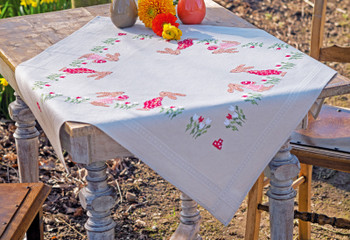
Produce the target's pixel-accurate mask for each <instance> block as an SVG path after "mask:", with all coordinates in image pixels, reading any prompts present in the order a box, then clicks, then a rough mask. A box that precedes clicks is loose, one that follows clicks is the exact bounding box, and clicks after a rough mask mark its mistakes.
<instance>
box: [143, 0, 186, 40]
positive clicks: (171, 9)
mask: <svg viewBox="0 0 350 240" xmlns="http://www.w3.org/2000/svg"><path fill="white" fill-rule="evenodd" d="M138 15H139V18H140V20H141V21H142V22H143V23H144V24H145V26H146V27H148V28H152V30H153V31H154V33H155V34H157V35H158V36H160V37H163V38H164V39H166V40H180V38H181V35H182V32H181V30H180V29H179V28H178V27H179V23H176V20H177V17H176V16H175V15H176V10H175V6H174V4H173V1H172V0H139V1H138Z"/></svg>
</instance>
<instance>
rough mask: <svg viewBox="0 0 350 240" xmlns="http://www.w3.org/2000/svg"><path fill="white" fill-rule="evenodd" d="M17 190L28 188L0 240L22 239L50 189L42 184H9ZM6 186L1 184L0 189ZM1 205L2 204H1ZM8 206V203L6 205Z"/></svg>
mask: <svg viewBox="0 0 350 240" xmlns="http://www.w3.org/2000/svg"><path fill="white" fill-rule="evenodd" d="M9 184H15V185H16V187H18V188H27V187H29V193H28V194H27V195H26V197H25V199H24V200H23V202H22V203H21V205H20V207H19V209H18V210H17V212H16V213H15V215H14V216H13V218H12V220H11V222H10V223H9V225H8V227H7V228H6V229H5V231H4V232H3V234H2V235H1V238H0V239H1V240H7V239H11V240H17V239H23V237H24V234H25V232H26V231H27V230H28V228H29V226H30V224H31V223H32V221H33V220H34V218H35V216H36V215H37V214H38V212H39V211H40V209H41V206H42V204H43V203H44V201H45V199H46V197H47V196H48V195H49V192H50V187H48V186H46V185H45V184H43V183H9ZM5 185H7V184H1V185H0V188H1V187H3V186H5ZM16 187H15V189H16ZM7 194H9V193H7ZM2 204H3V203H2ZM8 204H10V203H8Z"/></svg>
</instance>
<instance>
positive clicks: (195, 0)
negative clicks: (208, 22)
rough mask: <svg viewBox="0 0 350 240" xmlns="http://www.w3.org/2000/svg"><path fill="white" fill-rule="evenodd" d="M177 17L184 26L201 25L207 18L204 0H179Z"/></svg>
mask: <svg viewBox="0 0 350 240" xmlns="http://www.w3.org/2000/svg"><path fill="white" fill-rule="evenodd" d="M177 15H178V17H179V18H180V20H181V22H182V23H183V24H200V23H201V22H202V21H203V19H204V17H205V3H204V0H179V2H178V4H177Z"/></svg>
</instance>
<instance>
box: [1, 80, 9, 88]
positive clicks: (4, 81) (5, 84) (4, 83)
mask: <svg viewBox="0 0 350 240" xmlns="http://www.w3.org/2000/svg"><path fill="white" fill-rule="evenodd" d="M0 84H1V85H2V86H4V87H6V86H7V85H9V83H8V82H7V81H6V79H5V78H0Z"/></svg>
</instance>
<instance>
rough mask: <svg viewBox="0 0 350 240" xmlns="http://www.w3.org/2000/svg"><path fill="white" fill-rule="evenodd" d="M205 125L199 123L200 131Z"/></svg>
mask: <svg viewBox="0 0 350 240" xmlns="http://www.w3.org/2000/svg"><path fill="white" fill-rule="evenodd" d="M204 126H205V124H204V123H203V122H201V123H199V130H201V129H203V128H204Z"/></svg>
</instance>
